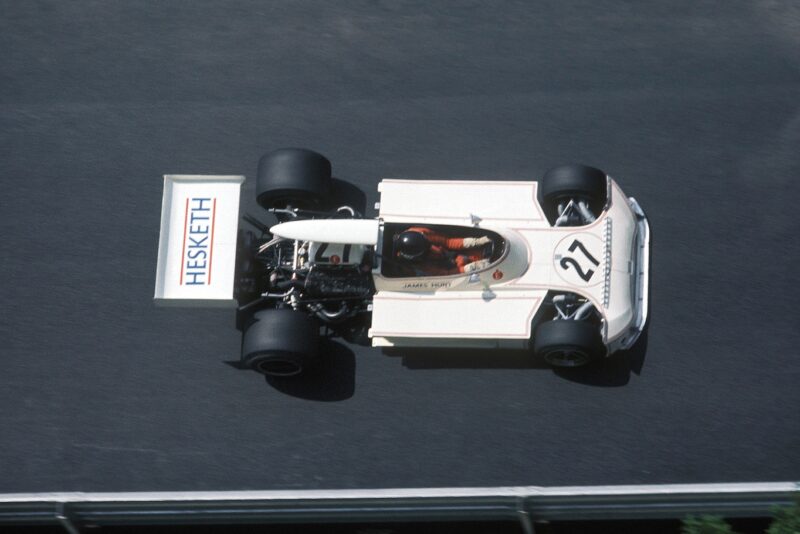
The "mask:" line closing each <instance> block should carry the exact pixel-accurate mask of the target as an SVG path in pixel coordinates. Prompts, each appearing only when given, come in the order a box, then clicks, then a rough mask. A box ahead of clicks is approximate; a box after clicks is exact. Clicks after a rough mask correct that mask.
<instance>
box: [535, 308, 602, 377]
mask: <svg viewBox="0 0 800 534" xmlns="http://www.w3.org/2000/svg"><path fill="white" fill-rule="evenodd" d="M533 351H534V353H535V354H536V356H537V357H538V358H541V359H543V360H544V361H546V362H547V363H548V364H550V365H552V366H553V367H581V366H584V365H586V364H588V363H590V362H593V361H596V360H598V359H600V358H602V357H603V355H604V354H605V346H604V345H603V338H602V337H601V335H600V330H599V329H598V327H597V326H595V325H594V324H592V323H590V322H587V321H574V320H569V319H563V320H557V321H547V322H544V323H541V324H540V325H539V326H538V327H537V328H536V334H535V337H534V340H533Z"/></svg>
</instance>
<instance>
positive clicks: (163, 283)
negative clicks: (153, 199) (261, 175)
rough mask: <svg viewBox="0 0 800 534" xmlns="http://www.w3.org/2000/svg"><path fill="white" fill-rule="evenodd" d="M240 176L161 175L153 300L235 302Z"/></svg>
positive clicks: (179, 303) (192, 303)
mask: <svg viewBox="0 0 800 534" xmlns="http://www.w3.org/2000/svg"><path fill="white" fill-rule="evenodd" d="M244 180H245V178H244V176H211V175H189V174H167V175H165V176H164V197H163V200H162V204H161V233H160V235H159V240H158V266H157V269H156V289H155V296H154V299H155V303H156V304H158V305H162V306H231V307H232V306H235V305H236V300H235V299H234V295H233V283H234V273H235V268H236V237H237V231H238V227H239V191H240V189H241V185H242V183H243V182H244Z"/></svg>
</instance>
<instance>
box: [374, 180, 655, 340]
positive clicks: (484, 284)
mask: <svg viewBox="0 0 800 534" xmlns="http://www.w3.org/2000/svg"><path fill="white" fill-rule="evenodd" d="M537 187H538V184H537V182H473V181H469V182H467V181H447V182H445V181H411V180H384V181H382V182H381V184H380V186H379V191H380V192H381V202H380V213H379V218H380V220H381V221H382V222H383V223H404V224H409V225H413V224H447V225H463V226H470V227H479V228H484V229H487V230H491V231H494V232H496V233H498V234H500V235H501V236H502V237H503V238H505V240H506V242H507V251H506V254H505V255H504V256H503V257H501V258H500V259H499V260H498V261H496V262H495V263H494V264H492V265H490V266H489V267H487V268H485V269H483V270H482V271H479V272H477V273H474V274H472V275H454V276H444V277H426V278H419V277H416V278H385V277H383V276H382V275H381V274H380V269H379V268H378V269H376V270H375V272H374V279H375V286H376V289H377V293H376V294H375V296H374V299H373V315H372V329H371V331H370V335H371V336H372V341H373V345H376V346H442V347H519V348H523V347H527V346H528V344H529V340H530V339H531V334H532V332H531V329H532V320H533V317H534V315H535V314H536V312H537V311H538V309H539V307H540V305H541V304H542V302H543V301H544V298H545V296H546V294H547V292H548V291H549V290H554V291H562V292H573V293H577V294H579V295H582V296H583V297H585V298H587V299H588V300H590V301H591V302H592V303H593V304H594V305H595V307H596V308H597V309H598V310H599V311H600V313H601V315H602V316H603V322H604V329H603V332H602V334H603V340H604V342H605V343H606V345H607V347H608V348H609V352H613V351H614V350H617V349H620V348H627V347H629V346H630V345H631V344H632V343H633V341H635V339H636V337H637V336H638V335H639V333H640V332H641V328H642V327H643V325H644V322H645V320H646V314H647V301H646V288H647V255H648V250H647V247H648V235H647V234H648V230H647V223H646V219H645V218H644V214H643V213H641V209H639V208H638V205H637V204H635V201H633V200H632V199H627V198H626V197H625V196H624V194H623V193H622V191H621V190H620V188H619V186H617V184H616V183H615V182H614V181H613V180H611V179H609V202H608V205H607V209H606V210H605V211H604V212H603V213H602V214H601V215H600V216H599V217H598V218H597V220H595V221H594V222H593V223H592V224H590V225H587V226H583V227H561V228H553V227H551V226H550V225H549V223H548V221H547V219H546V218H545V216H544V214H543V212H542V209H541V207H540V205H539V203H538V201H537ZM444 199H446V200H444ZM634 206H635V208H634ZM576 239H577V240H578V241H579V242H580V244H581V245H583V246H584V249H585V250H586V251H587V252H588V253H589V255H590V256H591V258H594V260H595V261H596V262H597V265H595V264H594V263H593V262H592V261H591V260H590V259H589V257H587V256H586V255H584V254H583V253H582V251H581V249H580V248H573V250H570V246H571V245H573V243H574V242H575V240H576ZM562 262H565V263H562ZM565 266H566V267H565ZM578 269H580V271H581V272H582V273H583V274H584V276H586V275H588V273H589V272H590V271H591V272H592V274H591V277H590V278H589V280H584V279H583V278H582V277H581V276H579V272H578ZM498 273H499V274H498ZM499 275H502V276H499Z"/></svg>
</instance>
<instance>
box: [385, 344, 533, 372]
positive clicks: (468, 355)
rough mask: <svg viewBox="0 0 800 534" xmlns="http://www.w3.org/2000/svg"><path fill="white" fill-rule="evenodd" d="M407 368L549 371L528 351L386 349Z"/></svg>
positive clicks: (386, 351)
mask: <svg viewBox="0 0 800 534" xmlns="http://www.w3.org/2000/svg"><path fill="white" fill-rule="evenodd" d="M383 354H384V355H386V356H391V357H399V358H401V360H402V363H403V366H405V367H407V368H408V369H546V368H547V367H548V366H547V364H545V363H544V362H541V361H539V360H537V359H536V358H534V357H533V356H532V355H531V353H530V352H529V351H527V350H480V349H400V348H398V349H395V348H392V349H383Z"/></svg>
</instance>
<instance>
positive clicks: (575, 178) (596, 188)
mask: <svg viewBox="0 0 800 534" xmlns="http://www.w3.org/2000/svg"><path fill="white" fill-rule="evenodd" d="M541 186H542V200H543V201H544V207H545V210H546V211H547V214H548V217H554V216H555V215H556V212H557V206H558V203H559V202H561V201H564V200H568V199H580V200H586V201H587V202H588V203H589V206H590V207H591V208H592V210H593V211H595V213H599V212H600V211H601V210H602V209H603V206H604V205H605V203H606V197H607V195H608V193H607V190H608V180H607V177H606V173H605V172H603V171H601V170H600V169H596V168H594V167H587V166H586V165H562V166H561V167H554V168H552V169H550V170H549V171H547V172H546V173H545V175H544V177H543V178H542V182H541Z"/></svg>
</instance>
